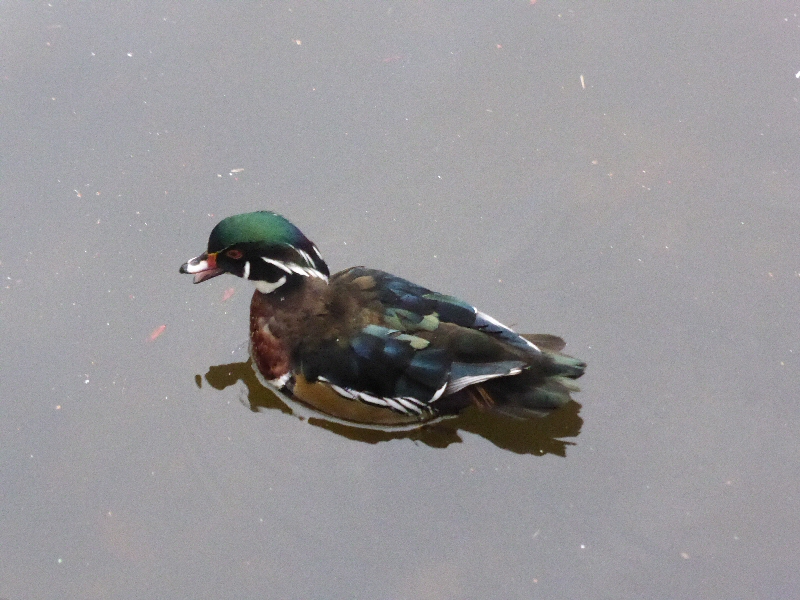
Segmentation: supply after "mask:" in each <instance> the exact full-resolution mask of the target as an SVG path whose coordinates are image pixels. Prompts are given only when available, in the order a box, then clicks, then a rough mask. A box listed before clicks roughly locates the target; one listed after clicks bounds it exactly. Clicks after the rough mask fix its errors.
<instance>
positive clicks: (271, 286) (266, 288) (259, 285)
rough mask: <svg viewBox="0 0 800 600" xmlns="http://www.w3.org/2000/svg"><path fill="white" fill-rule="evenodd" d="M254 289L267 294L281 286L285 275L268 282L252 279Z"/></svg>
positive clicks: (284, 281)
mask: <svg viewBox="0 0 800 600" xmlns="http://www.w3.org/2000/svg"><path fill="white" fill-rule="evenodd" d="M253 283H255V286H256V289H257V290H258V291H259V292H261V293H262V294H269V293H272V292H274V291H275V290H277V289H278V288H279V287H281V286H282V285H283V284H284V283H286V275H284V276H283V277H281V278H280V279H278V281H274V282H272V283H270V282H269V281H254V282H253Z"/></svg>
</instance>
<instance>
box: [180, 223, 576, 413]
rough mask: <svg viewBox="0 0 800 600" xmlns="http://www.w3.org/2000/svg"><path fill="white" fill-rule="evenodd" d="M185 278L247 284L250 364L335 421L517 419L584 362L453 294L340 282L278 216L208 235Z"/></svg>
mask: <svg viewBox="0 0 800 600" xmlns="http://www.w3.org/2000/svg"><path fill="white" fill-rule="evenodd" d="M180 273H183V274H190V275H193V276H194V283H201V282H204V281H208V280H209V279H212V278H214V277H217V276H218V275H222V274H224V273H229V274H231V275H235V276H237V277H240V278H242V279H245V280H248V281H250V282H251V283H252V284H253V285H254V287H255V290H254V292H253V297H252V299H251V302H250V338H249V347H250V357H251V360H252V365H253V368H254V370H255V371H256V374H257V375H258V377H259V379H260V380H261V381H262V383H264V384H265V385H266V386H268V387H270V388H272V389H273V390H276V391H279V392H281V393H283V394H285V395H288V396H290V397H292V398H293V399H295V400H297V401H299V402H300V403H302V404H304V405H306V406H308V407H310V408H311V409H313V410H314V411H317V412H319V413H323V414H324V415H326V416H328V417H332V418H333V419H335V420H343V421H346V422H349V423H353V424H359V425H364V426H381V427H393V426H410V425H417V424H423V423H428V422H430V421H434V420H436V419H441V418H444V417H448V416H455V415H457V414H459V413H460V412H462V411H463V410H465V409H467V408H468V407H470V406H476V407H478V409H480V410H484V411H487V412H493V413H498V414H504V415H508V416H511V417H515V418H533V417H542V416H546V415H548V414H550V413H551V412H553V411H555V410H558V409H559V408H560V407H562V406H564V405H565V404H567V403H569V402H570V401H571V400H572V398H571V395H570V394H571V393H572V392H576V391H578V390H579V388H578V386H577V385H576V384H575V380H576V379H578V378H579V377H581V375H583V373H584V370H585V368H586V363H585V362H584V361H582V360H579V359H576V358H573V357H572V356H569V355H567V354H563V353H562V352H561V350H562V349H563V348H564V346H565V343H564V341H563V340H562V339H561V338H560V337H558V336H555V335H550V334H533V335H520V334H518V333H516V332H515V331H513V330H512V329H511V328H509V327H506V326H505V325H503V324H502V323H500V322H499V321H497V320H496V319H494V318H492V317H490V316H489V315H487V314H485V313H483V312H481V311H479V310H478V309H477V308H475V307H474V306H472V305H470V304H468V303H467V302H465V301H463V300H461V299H459V298H456V297H454V296H450V295H446V294H442V293H439V292H435V291H432V290H429V289H427V288H425V287H422V286H420V285H417V284H415V283H412V282H410V281H408V280H406V279H403V278H401V277H398V276H395V275H392V274H390V273H387V272H385V271H381V270H377V269H370V268H366V267H363V266H358V267H351V268H349V269H345V270H343V271H340V272H338V273H335V274H333V275H331V274H330V271H329V269H328V265H327V263H326V262H325V261H324V260H323V258H322V255H321V254H320V252H319V250H318V248H317V246H316V245H315V244H314V243H312V242H311V241H310V240H309V239H308V238H307V237H306V236H305V235H304V234H303V233H302V232H301V231H300V229H298V228H297V227H296V226H295V225H294V224H292V223H291V222H290V221H289V220H287V219H286V218H285V217H283V216H281V215H279V214H277V213H275V212H271V211H257V212H250V213H245V214H238V215H233V216H230V217H227V218H225V219H223V220H222V221H220V222H219V223H218V224H217V225H216V226H215V227H214V228H213V230H212V231H211V234H210V236H209V238H208V245H207V249H206V251H205V252H203V253H202V254H200V255H199V256H197V257H195V258H192V259H190V260H188V261H187V262H185V263H184V264H183V265H182V266H181V267H180Z"/></svg>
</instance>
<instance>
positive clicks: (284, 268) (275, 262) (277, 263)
mask: <svg viewBox="0 0 800 600" xmlns="http://www.w3.org/2000/svg"><path fill="white" fill-rule="evenodd" d="M261 260H263V261H264V262H265V263H269V264H271V265H275V266H276V267H278V268H279V269H280V270H281V271H283V272H284V273H291V272H292V270H291V269H290V268H289V267H287V266H286V265H285V264H284V263H282V262H281V261H279V260H272V259H271V258H267V257H266V256H262V257H261Z"/></svg>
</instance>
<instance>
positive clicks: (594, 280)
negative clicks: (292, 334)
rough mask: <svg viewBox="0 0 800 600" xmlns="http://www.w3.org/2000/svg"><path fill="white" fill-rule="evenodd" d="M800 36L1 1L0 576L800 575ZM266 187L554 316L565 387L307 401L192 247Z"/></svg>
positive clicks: (312, 220) (385, 584) (681, 589)
mask: <svg viewBox="0 0 800 600" xmlns="http://www.w3.org/2000/svg"><path fill="white" fill-rule="evenodd" d="M799 42H800V17H798V15H797V14H795V13H794V12H792V10H791V9H790V8H786V7H781V6H778V5H775V6H770V7H764V6H763V5H758V6H756V5H753V6H749V5H736V6H731V7H720V6H719V5H718V4H716V3H711V2H708V3H702V2H695V3H688V4H687V3H673V4H668V5H663V6H649V5H648V6H646V7H645V6H642V7H635V6H618V7H617V6H611V5H607V4H598V5H597V6H594V7H582V6H579V5H575V4H571V3H558V2H544V1H541V2H536V3H534V4H529V3H526V2H518V3H506V4H502V3H501V4H498V3H480V4H479V3H473V4H468V5H464V4H450V3H439V4H435V3H434V4H428V5H419V4H396V5H389V4H375V3H370V2H363V3H357V2H353V3H348V4H347V5H346V6H344V5H327V4H319V3H314V4H307V3H293V2H286V3H275V4H273V3H269V4H266V5H259V4H256V3H227V4H225V5H224V6H222V5H216V4H210V5H200V6H198V5H196V4H194V3H191V4H190V3H187V4H185V5H184V4H175V5H171V6H164V5H163V4H162V3H156V2H153V3H149V4H148V3H144V4H142V3H138V4H136V5H130V6H127V5H126V6H121V5H117V4H113V5H108V6H97V5H88V4H79V5H75V4H73V3H61V2H52V3H50V4H40V3H36V4H34V3H24V2H16V3H15V2H7V3H4V4H3V5H2V7H0V45H1V46H0V48H1V50H2V56H3V57H4V61H3V64H2V66H0V91H2V93H1V94H0V97H2V98H3V100H2V102H0V147H2V148H3V151H2V155H1V156H0V181H2V187H1V188H0V190H1V191H0V218H1V219H2V223H3V235H2V236H1V237H0V278H2V283H3V285H2V287H1V288H0V335H2V339H3V340H4V351H3V353H2V365H3V368H2V373H3V376H2V377H1V378H0V397H1V398H3V402H2V404H0V417H1V418H0V428H1V429H0V431H1V432H2V433H1V434H0V435H2V438H1V439H2V444H0V465H2V467H0V468H1V469H2V471H0V480H2V482H3V483H2V498H3V511H2V514H0V528H1V530H2V532H3V535H2V538H3V544H2V549H0V596H1V597H7V598H10V599H13V598H21V597H25V598H65V597H70V598H107V597H113V598H137V599H141V598H164V597H194V598H264V597H269V598H398V599H399V598H414V599H428V598H429V599H449V598H453V599H456V598H458V599H461V598H497V597H503V598H530V597H534V596H535V597H538V596H542V597H580V598H675V597H703V598H735V597H742V598H744V597H748V598H752V597H759V598H785V597H789V596H791V595H792V594H793V593H794V590H796V589H797V588H798V585H800V581H799V580H798V575H797V569H796V565H797V563H798V552H797V550H796V543H795V540H796V539H797V537H798V534H800V526H798V524H797V519H796V518H795V515H796V514H797V513H798V510H799V509H800V500H798V499H800V490H799V489H798V481H800V477H798V475H800V468H799V467H798V465H800V460H798V459H800V452H799V451H798V447H800V446H798V443H797V433H796V432H797V430H798V425H799V424H800V423H798V421H800V411H799V410H798V406H797V402H796V397H797V392H796V390H797V389H798V387H800V375H798V373H800V370H799V369H798V354H799V353H800V345H799V344H798V339H800V324H799V323H798V318H797V308H796V304H797V303H796V299H797V297H798V291H799V290H800V271H799V270H798V269H800V265H798V244H797V231H798V220H800V209H798V206H800V204H799V203H798V196H797V190H798V189H800V181H798V173H800V169H798V166H800V165H798V158H797V157H798V156H800V142H799V141H798V136H797V132H798V130H800V129H798V126H799V125H800V123H798V121H799V120H800V114H799V113H798V97H799V96H800V80H798V79H797V78H796V77H795V74H796V73H797V72H798V70H800V63H798V62H797V47H798V43H799ZM257 209H272V210H276V211H278V212H280V213H282V214H284V215H286V216H287V217H288V218H289V219H291V220H292V221H293V222H294V223H296V224H297V225H298V226H299V227H300V228H301V229H302V230H303V231H304V233H306V235H308V236H309V237H310V238H311V239H312V240H314V241H315V242H316V243H317V245H318V246H319V247H320V249H321V251H322V253H323V256H325V258H326V260H327V261H328V263H329V264H330V266H331V268H332V269H334V270H339V269H341V268H345V267H348V266H351V265H356V264H365V265H368V266H371V267H375V268H382V269H385V270H388V271H391V272H393V273H396V274H398V275H401V276H404V277H406V278H408V279H411V280H413V281H415V282H417V283H420V284H422V285H425V286H427V287H431V288H433V289H436V290H439V291H442V292H445V293H451V294H455V295H458V296H460V297H463V298H464V299H466V300H468V301H470V302H472V303H474V304H476V305H477V306H479V307H480V308H481V310H483V311H485V312H487V313H489V314H491V315H493V316H494V317H496V318H498V319H499V320H501V321H503V322H505V323H507V324H509V325H512V326H514V327H516V328H517V329H518V330H520V331H523V332H548V333H554V334H558V335H561V336H563V337H564V338H565V339H566V340H567V344H568V345H567V348H566V351H567V352H570V353H571V354H574V355H576V356H579V357H581V358H583V359H585V360H586V361H587V362H588V363H589V369H588V371H587V375H586V376H585V377H584V378H583V379H582V380H581V384H582V387H583V391H582V392H581V393H580V394H578V395H577V396H576V399H577V400H578V401H579V402H580V405H581V406H580V407H577V406H575V407H572V409H571V411H565V412H564V413H563V414H559V415H554V418H552V419H550V420H547V421H545V422H538V423H532V424H530V425H527V426H525V425H520V424H515V423H506V422H501V421H497V420H491V419H488V420H484V419H481V418H480V415H478V416H476V415H471V416H466V417H464V418H462V419H461V420H456V421H450V422H445V423H443V424H441V425H440V426H438V427H437V428H430V429H427V430H423V431H419V432H411V433H408V432H406V433H402V434H388V433H386V432H364V431H363V430H354V429H353V428H349V427H347V426H341V425H331V424H329V423H326V422H325V421H322V420H320V419H319V418H318V417H315V416H311V417H310V418H309V416H308V415H306V416H302V415H300V416H298V415H297V414H294V413H293V412H291V410H290V408H287V406H286V405H284V404H283V403H281V402H280V401H279V400H278V399H276V398H274V397H272V396H269V395H268V394H266V392H264V391H263V390H260V389H258V387H257V384H255V382H254V380H253V379H252V377H251V375H250V374H249V373H250V372H249V371H248V368H247V365H246V356H245V353H244V352H243V350H242V344H243V342H245V341H246V338H247V310H248V303H249V296H250V293H251V289H250V287H249V285H247V284H245V283H244V282H242V281H239V280H236V279H234V278H232V277H225V278H222V277H221V278H218V279H215V280H214V281H210V282H208V283H204V284H203V285H201V286H192V285H191V284H190V282H189V280H188V278H185V277H181V276H180V275H179V274H178V272H177V271H178V267H179V266H180V264H181V263H182V262H184V261H185V260H186V259H187V258H189V257H192V256H195V255H197V254H198V253H200V252H201V251H202V250H203V248H204V245H205V242H206V238H207V235H208V233H209V231H210V230H211V227H213V225H214V224H215V223H216V222H217V221H218V220H219V219H220V218H222V217H224V216H227V215H230V214H235V213H239V212H245V211H249V210H257ZM162 326H165V328H163V331H162ZM157 334H158V335H157ZM151 338H155V339H151Z"/></svg>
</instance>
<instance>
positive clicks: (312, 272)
mask: <svg viewBox="0 0 800 600" xmlns="http://www.w3.org/2000/svg"><path fill="white" fill-rule="evenodd" d="M261 260H263V261H264V262H265V263H269V264H271V265H274V266H276V267H278V268H279V269H280V270H281V271H283V272H284V273H289V274H290V275H291V274H292V273H295V274H296V275H302V276H303V277H317V278H319V279H322V280H323V281H328V278H327V277H326V276H325V275H324V274H323V273H321V272H319V271H317V270H316V269H311V268H309V267H301V266H300V265H298V264H297V263H291V262H290V263H286V262H281V261H279V260H274V259H272V258H267V257H266V256H262V257H261Z"/></svg>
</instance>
